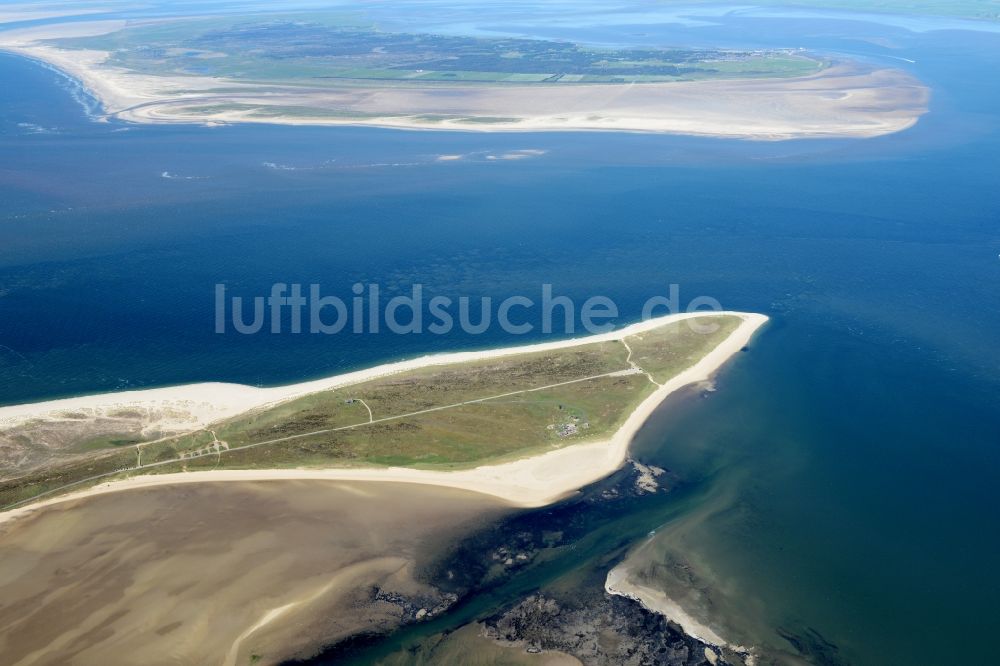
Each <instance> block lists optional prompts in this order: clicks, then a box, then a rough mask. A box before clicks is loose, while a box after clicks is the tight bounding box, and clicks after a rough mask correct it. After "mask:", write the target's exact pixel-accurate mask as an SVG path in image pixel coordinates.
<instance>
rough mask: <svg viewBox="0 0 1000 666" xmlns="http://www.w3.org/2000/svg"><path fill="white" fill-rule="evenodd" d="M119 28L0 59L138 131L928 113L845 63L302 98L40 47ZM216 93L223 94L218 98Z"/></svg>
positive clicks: (749, 133)
mask: <svg viewBox="0 0 1000 666" xmlns="http://www.w3.org/2000/svg"><path fill="white" fill-rule="evenodd" d="M124 26H125V22H124V21H119V20H108V21H81V22H76V23H70V24H56V25H49V26H42V27H36V28H26V29H20V30H11V31H7V32H6V33H3V32H0V51H4V52H8V53H11V54H14V55H18V56H21V57H25V58H28V59H31V60H34V61H36V62H41V63H44V64H46V65H47V66H50V67H53V68H55V69H57V70H59V71H61V72H62V73H64V74H65V75H67V76H69V77H71V78H73V79H75V80H76V81H77V82H79V84H80V85H81V86H82V87H83V88H84V89H85V90H87V91H88V92H89V93H90V94H91V95H92V96H93V97H94V98H95V99H96V100H98V101H99V103H100V106H101V107H102V109H103V112H104V115H103V119H105V120H107V119H110V118H114V119H118V120H121V121H124V122H132V123H138V124H200V125H208V126H215V125H226V124H234V123H241V124H242V123H254V124H262V125H264V124H276V125H285V126H327V127H377V128H386V129H396V130H402V131H417V130H424V131H449V132H454V131H459V132H477V133H496V132H500V133H511V132H567V131H572V132H595V131H596V132H629V133H654V134H673V135H681V136H695V137H709V138H720V139H741V140H751V141H784V140H794V139H822V138H854V139H865V138H872V137H877V136H884V135H887V134H893V133H897V132H901V131H904V130H907V129H909V128H911V127H913V125H914V124H916V123H917V122H918V121H919V119H920V118H921V117H922V116H923V115H924V114H925V113H927V112H928V105H929V99H930V91H929V89H928V88H927V87H926V86H924V85H923V84H922V83H921V82H920V81H919V80H917V79H916V78H914V77H913V76H911V75H909V74H907V73H906V72H904V71H902V70H898V69H891V68H872V67H867V66H863V65H861V64H859V63H856V62H852V61H843V62H837V63H834V64H832V65H830V66H828V67H826V68H825V69H823V70H821V71H819V72H816V73H812V74H807V75H803V76H796V77H787V78H779V77H774V78H720V79H714V80H693V81H674V82H666V83H631V84H626V83H622V84H604V83H592V84H581V85H579V86H574V85H564V86H552V85H550V86H544V85H540V84H539V85H533V86H532V85H494V86H489V85H487V86H470V85H461V84H448V85H446V86H434V85H427V84H424V85H417V84H412V85H405V86H404V85H391V86H379V85H362V86H358V85H353V84H345V85H339V86H331V87H329V88H311V87H303V86H300V85H297V84H296V83H295V82H283V83H277V84H266V85H264V84H261V83H259V82H251V81H240V80H228V79H221V78H213V77H210V76H193V75H184V74H171V75H152V74H142V73H137V72H133V71H129V70H125V69H122V68H120V67H115V66H111V65H108V64H107V59H108V56H109V55H110V54H109V53H108V52H106V51H99V50H88V49H63V48H58V47H56V46H52V45H50V44H46V43H44V40H47V39H58V38H65V37H81V36H93V35H100V34H107V33H109V32H115V31H117V30H119V29H121V28H122V27H124ZM220 87H222V88H225V89H226V90H225V92H224V93H220V92H218V90H217V89H218V88H220ZM227 106H229V107H235V108H226V107H227ZM288 109H291V111H289V110H288Z"/></svg>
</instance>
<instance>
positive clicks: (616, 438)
mask: <svg viewBox="0 0 1000 666" xmlns="http://www.w3.org/2000/svg"><path fill="white" fill-rule="evenodd" d="M711 315H735V316H738V317H740V318H741V319H742V323H741V324H740V326H739V327H737V329H736V330H735V331H733V333H731V334H730V335H729V337H727V338H726V339H725V340H724V341H723V342H722V343H721V344H720V345H719V346H718V347H716V348H715V349H714V350H712V351H711V352H710V353H709V354H707V355H706V356H704V357H703V358H702V359H701V360H700V361H698V362H697V363H696V364H695V365H693V366H692V367H690V368H688V369H687V370H685V371H684V372H682V373H680V374H678V375H677V376H675V377H674V378H672V379H671V380H669V381H668V382H666V383H664V384H663V385H662V386H660V387H659V388H657V390H656V391H655V392H653V393H652V394H651V395H650V396H649V397H647V398H646V399H645V400H644V401H643V402H642V403H641V404H640V405H639V407H638V408H637V409H636V410H635V411H634V412H633V413H632V414H631V415H630V416H629V418H628V419H627V420H626V421H625V423H624V424H623V425H622V427H621V428H619V430H618V431H617V432H616V433H615V434H614V435H613V436H612V437H611V438H610V439H609V440H607V441H601V442H591V443H587V444H579V445H575V446H568V447H565V448H562V449H557V450H554V451H551V452H548V453H545V454H543V455H538V456H533V457H530V458H524V459H520V460H516V461H512V462H508V463H503V464H497V465H484V466H481V467H477V468H474V469H468V470H457V471H447V472H444V471H428V470H417V469H409V468H365V469H357V468H350V469H340V468H333V469H280V470H219V471H214V472H207V471H206V472H187V473H173V474H162V475H150V476H137V477H132V478H129V479H125V480H121V481H112V482H109V483H104V484H101V485H98V486H94V487H92V488H89V489H87V490H83V491H80V492H76V493H71V494H67V495H62V496H57V497H53V498H51V499H48V500H44V501H40V502H37V503H35V504H29V505H27V506H24V507H19V508H16V509H13V510H11V511H8V512H5V513H3V514H0V522H3V521H5V520H9V519H11V518H13V517H15V516H17V515H21V514H23V513H25V512H29V511H34V510H36V509H38V508H41V507H44V506H50V505H52V504H57V503H60V502H65V501H68V500H71V499H78V498H80V497H84V496H90V495H96V494H103V493H108V492H118V491H121V490H125V489H128V488H139V487H149V486H155V485H163V484H175V483H192V482H209V481H250V480H268V479H326V480H344V481H364V480H370V481H394V482H400V483H417V484H428V485H436V486H446V487H451V488H458V489H464V490H473V491H476V492H480V493H484V494H487V495H492V496H495V497H498V498H500V499H503V500H504V501H506V502H509V503H511V504H513V505H517V506H524V507H529V506H543V505H545V504H549V503H551V502H554V501H556V500H558V499H560V498H563V497H565V496H567V495H568V494H570V493H572V492H574V491H576V490H577V489H579V488H581V487H583V486H585V485H587V484H589V483H592V482H594V481H596V480H598V479H601V478H603V477H605V476H607V475H608V474H610V473H612V472H614V471H615V470H616V469H618V468H619V467H621V465H622V464H623V463H624V462H625V460H626V457H627V453H628V446H629V443H630V442H631V440H632V437H633V436H634V435H635V433H636V432H637V431H638V430H639V429H640V428H641V427H642V425H643V424H644V423H645V422H646V420H647V419H648V418H649V415H650V414H651V413H652V412H653V410H655V409H656V407H657V406H659V405H660V404H661V403H662V402H663V400H664V399H665V398H666V397H667V396H669V395H670V394H671V393H674V392H675V391H677V390H679V389H681V388H683V387H684V386H688V385H690V384H693V383H697V382H701V381H705V380H707V379H709V378H710V377H711V376H712V374H713V373H715V372H716V371H717V370H718V369H719V368H720V367H722V365H723V364H724V363H725V362H726V361H727V360H729V359H730V358H732V356H733V355H735V354H737V353H738V352H739V351H740V349H742V348H743V347H744V346H745V345H746V344H747V343H748V342H749V340H750V338H751V337H752V336H753V334H754V333H755V332H756V331H757V330H758V329H759V328H760V327H761V326H762V325H763V324H764V323H765V322H766V321H767V317H766V316H764V315H759V314H750V313H737V312H718V313H712V312H691V313H682V314H676V315H668V316H665V317H658V318H655V319H650V320H647V321H644V322H640V323H637V324H633V325H631V326H627V327H625V328H623V329H620V330H617V331H611V332H609V333H602V334H599V335H593V336H589V337H582V338H573V339H569V340H560V341H555V342H546V343H541V344H534V345H525V346H519V347H507V348H504V349H495V350H487V351H475V352H458V353H452V354H439V355H433V356H424V357H420V358H416V359H412V360H408V361H402V362H398V363H390V364H386V365H381V366H377V367H374V368H370V369H367V370H360V371H357V372H351V373H347V374H343V375H337V376H335V377H330V378H327V379H321V380H316V381H312V382H303V383H300V384H291V385H288V386H282V387H275V388H253V387H249V386H242V385H238V384H193V385H188V386H178V387H169V388H161V389H151V390H148V391H131V392H124V393H109V394H102V395H94V396H84V397H79V398H69V399H65V400H53V401H49V402H42V403H35V404H29V405H15V406H11V407H3V408H0V428H2V427H5V426H6V427H10V426H11V425H12V424H17V423H23V422H24V421H26V420H30V419H37V418H46V417H47V416H52V415H58V414H61V413H65V412H68V411H77V410H81V409H91V410H108V411H111V410H114V409H121V408H126V407H131V408H137V407H138V408H151V409H152V408H158V407H159V406H162V405H164V404H168V405H187V407H188V408H189V409H190V410H191V415H192V418H194V419H197V420H198V422H199V423H200V424H202V425H207V424H209V423H210V422H213V421H217V420H220V419H223V418H227V417H230V416H233V415H235V414H239V413H243V412H246V411H248V410H250V409H254V408H258V407H261V406H265V405H269V404H273V403H277V402H281V401H283V400H287V399H289V398H293V397H298V396H302V395H306V394H309V393H314V392H316V391H322V390H326V389H330V388H335V387H341V386H349V385H351V384H356V383H359V382H363V381H366V380H369V379H373V378H376V377H384V376H387V375H391V374H394V373H398V372H402V371H404V370H412V369H416V368H423V367H429V366H434V365H443V364H449V363H458V362H465V361H476V360H483V359H492V358H500V357H503V356H510V355H513V354H521V353H525V352H536V351H546V350H553V349H564V348H567V347H574V346H579V345H585V344H591V343H594V342H602V341H611V340H618V339H620V338H622V337H624V336H627V335H632V334H635V333H640V332H643V331H648V330H651V329H654V328H657V327H660V326H663V325H665V324H668V323H672V322H676V321H682V320H684V319H689V318H692V317H704V316H711ZM190 428H191V426H189V429H190Z"/></svg>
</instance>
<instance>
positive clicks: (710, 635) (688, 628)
mask: <svg viewBox="0 0 1000 666" xmlns="http://www.w3.org/2000/svg"><path fill="white" fill-rule="evenodd" d="M604 591H605V592H606V593H607V594H610V595H613V596H619V597H623V598H625V599H630V600H631V601H634V602H635V603H637V604H639V606H641V607H642V608H644V609H646V610H647V611H649V612H650V613H655V614H657V615H660V616H662V617H664V618H666V619H667V620H668V621H670V622H673V623H674V624H676V625H677V626H679V627H680V628H681V631H683V632H684V634H686V635H687V636H690V637H692V638H695V639H697V640H699V641H701V642H703V643H707V644H708V645H711V646H713V647H716V648H719V649H727V650H732V651H733V652H735V653H737V654H739V655H740V656H742V657H743V658H744V659H745V660H746V664H747V666H754V664H755V663H756V660H755V657H754V650H753V648H748V647H746V646H743V645H734V644H732V643H730V642H728V641H726V639H724V638H722V637H721V636H720V635H719V634H717V633H716V632H715V631H714V630H713V629H711V628H710V627H708V626H706V625H705V624H702V623H701V622H700V621H698V620H696V619H695V618H693V617H692V616H691V615H690V614H689V613H687V611H685V610H684V609H683V608H682V607H681V606H680V604H678V603H677V602H676V601H674V600H673V599H671V598H670V597H668V596H667V595H666V594H665V593H664V592H663V591H661V590H657V589H655V588H652V587H646V586H644V585H637V584H635V583H632V582H630V581H629V580H628V571H627V570H624V569H622V565H620V564H619V565H617V566H615V567H614V568H612V569H611V570H610V571H609V572H608V575H607V578H606V579H605V581H604Z"/></svg>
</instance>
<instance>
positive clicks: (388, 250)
mask: <svg viewBox="0 0 1000 666" xmlns="http://www.w3.org/2000/svg"><path fill="white" fill-rule="evenodd" d="M805 23H808V26H809V27H810V29H811V30H812V32H811V33H809V32H808V31H804V29H803V28H804V26H805ZM754 25H755V26H757V27H758V28H760V29H756V28H755V32H752V33H747V32H746V31H743V32H741V31H740V30H741V28H745V27H746V26H741V25H740V24H739V22H735V23H734V24H727V25H726V26H724V27H720V28H717V30H718V31H719V33H718V34H719V35H722V36H727V35H728V36H731V37H732V36H733V35H736V34H740V35H742V34H756V35H758V37H757V39H760V40H767V39H774V40H776V41H777V40H779V39H780V38H781V37H782V36H787V35H791V34H794V35H796V37H797V39H798V41H800V42H805V43H804V44H803V45H806V46H810V47H812V48H817V49H829V50H831V51H832V50H836V51H837V52H846V53H851V54H853V55H856V56H859V57H864V58H871V59H873V60H878V61H881V62H884V63H886V64H888V63H889V62H890V61H889V60H888V58H890V57H891V56H898V57H905V58H908V59H911V60H915V61H916V63H915V64H906V63H903V62H897V63H896V64H899V65H900V66H904V67H907V68H909V69H910V71H912V72H913V73H914V74H915V75H916V76H918V77H919V78H920V79H921V80H923V81H924V82H925V83H926V84H927V85H929V86H930V87H931V89H932V92H933V100H932V110H931V113H930V114H928V115H927V116H926V117H925V118H924V119H922V120H921V121H920V123H919V124H918V125H917V126H916V127H915V128H913V129H912V130H909V131H906V132H903V133H900V134H896V135H893V136H888V137H883V138H879V139H871V140H865V141H830V140H827V141H794V142H780V143H747V142H738V141H730V140H712V139H692V138H683V137H667V136H649V135H638V134H601V133H589V134H585V133H559V134H552V133H550V134H544V133H541V134H489V135H487V134H477V133H438V132H405V131H394V130H379V129H362V128H343V129H334V128H304V127H303V128H293V127H277V126H252V125H247V126H227V127H199V126H135V125H128V124H124V123H116V122H112V123H104V122H94V121H93V120H91V119H90V117H89V116H88V114H87V108H88V105H90V104H92V102H88V100H87V98H86V95H85V94H84V93H83V92H81V91H80V90H79V89H78V88H77V87H76V86H75V84H73V83H72V82H70V81H68V80H66V79H64V78H63V77H61V76H60V75H58V74H56V73H54V72H52V71H50V70H48V69H45V68H43V67H41V66H39V65H37V64H35V63H31V62H28V61H25V60H23V59H19V58H16V57H13V56H6V55H3V56H0V81H2V82H3V85H2V86H0V404H13V403H19V402H28V401H35V400H41V399H46V398H53V397H60V396H68V395H76V394H81V393H91V392H103V391H112V390H121V389H127V388H140V387H148V386H161V385H170V384H181V383H188V382H197V381H205V380H213V381H219V380H221V381H232V382H243V383H250V384H262V385H273V384H279V383H284V382H292V381H299V380H303V379H308V378H315V377H319V376H324V375H329V374H333V373H337V372H341V371H344V370H347V369H351V368H359V367H363V366H368V365H371V364H375V363H380V362H384V361H387V360H392V359H397V358H402V357H410V356H415V355H418V354H422V353H426V352H431V351H442V350H453V349H459V348H473V347H490V346H497V345H504V344H509V343H511V342H527V341H529V340H532V339H538V338H539V337H541V334H540V333H536V334H532V335H528V336H521V337H516V338H515V337H512V336H509V335H507V334H504V333H503V332H502V331H500V330H498V329H491V331H490V332H488V333H486V334H483V335H478V336H469V335H460V334H454V335H449V336H436V335H431V334H424V335H413V336H400V335H393V334H389V333H380V334H371V335H354V334H351V333H341V334H338V335H331V336H324V335H307V334H298V335H296V334H290V333H286V334H281V335H270V334H258V335H238V334H235V333H227V334H224V335H219V334H217V333H215V332H214V321H215V320H214V305H215V304H214V297H213V294H214V289H215V285H216V284H219V283H222V284H225V285H226V286H227V288H228V290H229V291H230V293H232V294H235V295H245V296H257V295H266V294H267V293H268V290H269V289H270V286H271V284H272V283H274V282H286V283H303V284H312V283H318V284H321V285H322V286H323V289H324V292H327V293H334V294H339V295H341V296H343V297H344V298H348V297H349V296H350V295H351V293H350V288H351V285H352V284H354V283H356V282H362V283H378V284H380V285H381V286H382V289H383V292H384V295H385V296H386V297H390V296H392V295H395V294H399V293H406V292H408V290H409V288H410V285H411V284H412V283H414V282H419V283H422V284H423V285H424V286H425V289H426V290H427V291H428V293H429V294H443V295H448V296H452V297H458V296H492V297H494V298H495V299H497V300H499V299H502V298H504V297H506V296H511V295H518V294H524V295H528V296H530V297H536V296H537V295H538V294H539V293H540V289H541V285H542V284H544V283H549V284H552V285H553V289H554V291H555V292H556V293H558V294H564V295H568V296H571V297H575V298H578V299H581V300H582V299H583V298H586V297H588V296H591V295H595V294H601V295H606V296H609V297H611V298H612V299H613V300H614V301H615V302H616V303H617V304H618V306H619V309H620V315H619V317H618V319H617V323H619V324H626V323H629V322H631V321H635V320H636V319H637V318H638V317H639V313H640V308H641V307H642V304H643V302H644V301H645V300H646V299H647V298H649V297H651V296H654V295H659V294H666V293H667V292H668V289H669V285H671V284H676V285H679V288H680V294H681V301H682V302H685V303H686V302H687V301H688V300H690V299H693V298H695V297H697V296H710V297H713V298H715V299H717V300H718V301H720V302H721V303H722V305H723V306H725V307H726V308H727V309H734V310H747V311H756V312H763V313H766V314H768V315H769V316H771V317H772V323H771V324H770V325H769V327H768V328H766V329H765V330H764V331H763V332H762V333H761V334H760V335H759V337H758V338H757V339H756V340H755V342H754V344H753V345H752V348H751V350H750V352H749V353H747V354H744V355H741V357H740V359H739V360H738V361H737V362H736V363H735V364H734V365H733V366H732V367H731V368H730V369H728V370H727V371H726V372H724V373H723V374H722V376H721V378H720V381H719V391H717V392H716V393H713V394H711V395H709V396H707V397H705V396H700V395H699V396H688V397H686V398H683V399H678V400H675V401H673V402H672V403H671V404H669V405H667V408H666V409H664V410H661V413H659V414H658V415H657V417H656V419H654V421H653V422H652V423H651V424H650V426H649V427H648V428H647V429H646V430H645V431H644V432H643V436H642V438H641V441H640V442H639V444H638V446H637V455H639V456H640V457H642V458H643V459H647V460H650V461H653V462H656V463H658V464H662V465H665V466H668V467H670V468H671V469H673V470H675V471H677V472H678V473H680V474H681V476H682V477H684V478H686V479H688V480H689V481H692V482H694V481H699V482H701V483H703V484H704V486H705V488H706V490H705V493H706V497H707V498H708V499H706V502H707V504H706V506H712V507H713V509H712V510H711V511H708V512H703V514H699V515H698V516H697V519H696V520H695V519H694V518H692V521H691V523H689V524H687V525H686V526H685V529H684V530H679V531H678V532H677V533H676V534H675V538H674V540H673V541H671V540H670V539H671V536H670V535H671V529H670V525H664V526H663V529H662V530H661V534H662V535H664V536H662V537H660V538H662V539H664V541H663V542H662V543H661V544H658V548H659V550H660V551H661V552H664V553H666V552H670V551H672V550H673V551H677V552H681V551H683V552H684V553H685V554H686V556H687V557H689V558H690V559H691V560H697V561H699V562H700V563H701V564H700V565H699V566H700V567H701V571H700V573H701V574H702V576H703V577H704V578H705V579H706V580H709V581H710V582H713V583H715V584H717V586H718V590H719V591H718V592H717V594H718V598H717V599H716V600H715V602H716V606H717V609H718V613H719V614H720V617H722V616H723V615H725V616H726V617H725V622H727V623H730V624H732V625H739V624H740V620H739V617H740V616H741V615H742V616H743V617H744V618H746V617H749V616H750V615H753V622H751V623H748V624H752V625H754V626H753V627H749V626H746V627H737V628H735V629H734V631H736V632H737V633H739V632H745V634H746V635H749V636H752V637H756V638H757V639H759V640H764V641H765V642H766V641H769V640H770V641H773V642H775V643H778V642H780V640H781V639H780V637H775V636H772V637H770V638H763V639H762V638H761V631H762V630H761V629H760V628H759V626H758V625H765V626H767V627H771V628H775V627H778V628H783V629H784V630H788V631H793V633H796V634H802V632H803V631H804V630H811V631H813V632H815V634H816V635H818V636H821V637H822V640H823V641H824V642H826V643H829V644H831V645H834V646H836V648H837V654H839V656H840V658H841V659H842V660H843V661H844V662H845V663H858V664H943V663H956V661H955V658H956V656H955V655H956V654H957V653H956V652H955V651H956V650H958V649H959V648H960V649H961V651H962V652H961V656H962V658H963V659H965V660H968V662H969V663H989V662H991V661H993V660H995V655H994V654H993V650H994V648H992V647H991V646H990V645H989V638H990V637H991V635H992V629H993V628H995V627H996V626H997V625H998V623H1000V611H998V603H997V602H998V600H1000V572H998V570H997V567H996V562H997V561H998V558H1000V521H998V520H997V515H996V507H997V502H998V499H1000V344H998V342H1000V335H998V332H1000V160H998V156H1000V79H998V78H997V76H996V74H995V73H996V72H997V71H998V70H1000V36H997V35H994V34H989V33H981V32H968V31H931V32H923V33H918V32H909V31H906V30H903V29H902V28H892V27H889V26H876V25H874V24H871V23H855V22H846V21H845V22H839V21H838V22H824V23H819V24H817V23H816V22H815V21H813V22H804V19H794V20H793V19H785V20H778V19H774V20H772V21H769V22H765V23H761V24H754ZM817 26H818V27H817ZM764 27H766V29H764ZM769 31H770V32H769ZM692 34H694V33H692ZM699 34H700V33H699ZM803 35H806V36H803ZM876 36H880V37H885V38H887V39H890V38H891V40H893V43H894V47H893V49H892V50H891V51H890V50H888V49H885V48H882V47H881V46H877V45H876V44H878V43H879V42H878V41H877V40H876V39H875V37H876ZM706 39H707V37H706ZM733 39H734V40H735V39H736V38H735V37H733ZM880 59H881V60H880ZM511 151H532V152H531V153H530V155H531V156H530V157H527V158H524V159H518V160H504V159H491V156H492V157H493V158H496V157H498V156H503V155H505V154H508V153H510V152H511ZM441 155H463V156H465V158H464V159H462V160H453V161H440V160H439V159H438V158H439V156H441ZM776 636H777V634H776Z"/></svg>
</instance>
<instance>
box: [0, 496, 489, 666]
mask: <svg viewBox="0 0 1000 666" xmlns="http://www.w3.org/2000/svg"><path fill="white" fill-rule="evenodd" d="M504 512H505V505H503V504H502V503H500V502H498V501H496V500H493V499H490V498H487V497H486V496H482V495H477V494H474V493H467V492H461V491H455V490H450V489H444V488H427V487H417V486H412V485H408V484H389V483H371V482H367V483H335V482H325V481H308V482H303V481H276V482H264V483H242V482H225V483H199V484H192V485H182V486H169V487H157V488H149V489H143V490H135V491H128V492H126V493H124V494H122V493H118V494H116V495H115V496H113V497H112V496H101V497H92V498H88V499H85V500H80V501H74V502H68V503H65V504H61V505H59V506H58V507H50V508H47V509H44V510H40V511H37V512H33V513H31V514H28V515H26V516H23V517H21V518H19V519H17V520H14V521H10V522H8V523H6V524H4V525H3V526H2V527H0V559H2V561H3V562H4V566H3V568H2V569H0V599H2V601H0V626H2V627H5V630H4V631H3V632H2V634H0V653H2V654H3V655H4V662H5V663H6V664H10V665H12V666H13V665H16V664H29V663H30V664H67V663H91V664H94V663H116V664H126V663H133V664H176V663H187V664H191V663H214V664H227V665H232V664H248V663H254V664H258V663H259V664H266V663H277V662H280V661H282V660H284V659H289V658H296V657H305V656H308V655H310V654H312V653H314V652H316V651H317V650H318V649H320V648H321V647H322V646H323V644H326V643H329V642H334V641H336V640H338V639H339V638H342V637H344V636H347V635H350V634H353V633H356V632H358V631H376V632H377V631H386V630H390V629H392V628H394V627H396V626H398V625H400V624H403V623H406V622H408V621H412V620H414V619H423V618H429V617H433V616H434V615H435V614H437V613H440V612H442V611H443V610H444V609H445V608H446V607H448V606H449V605H450V603H451V602H452V601H453V599H452V598H451V597H449V596H448V595H447V594H443V593H441V592H439V591H438V590H437V589H436V588H435V587H432V586H431V585H429V584H428V583H426V582H423V579H422V577H421V576H420V570H421V567H422V566H423V565H424V564H425V563H426V562H427V561H429V560H433V559H434V558H435V557H436V555H435V553H437V552H438V550H439V549H441V548H445V547H446V546H447V544H448V543H450V542H451V541H452V540H453V539H454V538H456V537H457V536H459V535H461V534H462V533H463V532H465V531H467V530H469V529H470V528H471V527H472V526H473V525H475V526H481V525H483V524H484V523H487V522H488V521H490V520H491V519H494V518H497V517H499V516H501V515H502V514H504Z"/></svg>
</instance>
